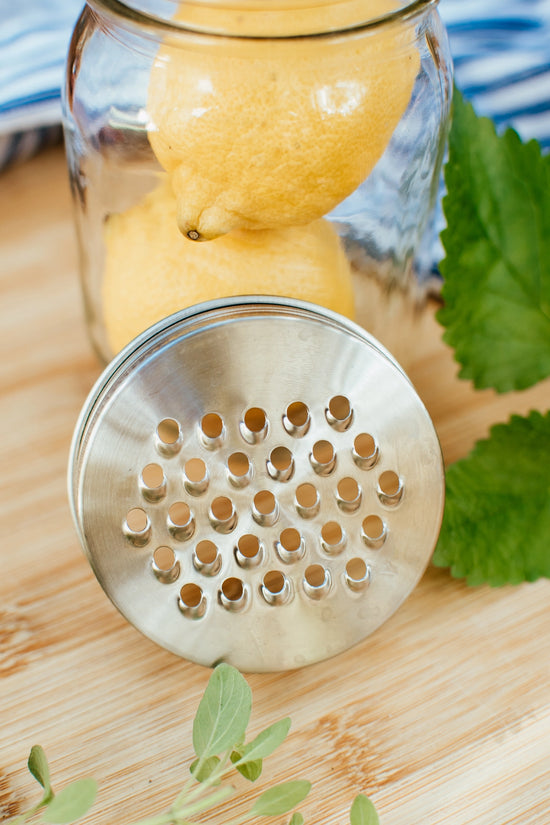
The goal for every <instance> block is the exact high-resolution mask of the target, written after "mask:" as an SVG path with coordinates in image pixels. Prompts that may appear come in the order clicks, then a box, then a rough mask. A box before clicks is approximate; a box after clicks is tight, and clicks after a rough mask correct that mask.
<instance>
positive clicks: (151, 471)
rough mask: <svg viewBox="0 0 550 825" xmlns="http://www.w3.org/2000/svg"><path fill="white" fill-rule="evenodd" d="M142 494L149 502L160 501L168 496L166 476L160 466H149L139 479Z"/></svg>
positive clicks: (144, 469)
mask: <svg viewBox="0 0 550 825" xmlns="http://www.w3.org/2000/svg"><path fill="white" fill-rule="evenodd" d="M139 488H140V490H141V494H142V495H143V497H144V498H145V499H147V501H152V502H155V501H160V500H161V499H162V498H164V496H165V495H166V476H165V475H164V470H163V469H162V467H161V466H160V465H159V464H147V466H146V467H144V468H143V470H142V471H141V475H140V479H139Z"/></svg>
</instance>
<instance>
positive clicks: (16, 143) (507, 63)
mask: <svg viewBox="0 0 550 825" xmlns="http://www.w3.org/2000/svg"><path fill="white" fill-rule="evenodd" d="M82 5H83V0H16V2H14V0H0V169H1V168H3V167H5V166H7V165H8V164H9V163H11V162H13V161H14V160H16V159H20V158H22V157H26V156H29V155H30V154H32V153H33V152H34V151H36V150H37V149H38V148H39V146H40V145H43V144H44V143H47V142H51V141H52V140H55V139H57V138H59V137H60V135H61V132H60V128H59V123H60V118H61V109H60V89H61V84H62V82H63V73H64V64H65V56H66V52H67V47H68V43H69V39H70V35H71V31H72V28H73V26H74V23H75V21H76V19H77V17H78V15H79V13H80V10H81V8H82ZM440 13H441V16H442V18H443V20H444V22H445V23H446V25H447V28H448V31H449V38H450V41H451V51H452V53H453V58H454V62H455V73H456V82H457V85H458V86H459V88H460V89H461V90H462V91H463V93H464V95H465V97H467V98H468V99H470V100H472V102H473V103H474V104H475V106H476V108H477V110H478V111H479V112H480V113H481V114H485V115H488V116H489V117H491V118H493V119H494V121H495V123H496V124H497V126H504V125H508V124H510V125H512V126H514V127H515V128H516V129H517V130H518V132H519V133H520V134H521V136H522V137H523V138H524V139H528V138H531V137H535V138H537V139H538V140H539V141H540V142H541V143H542V145H543V147H544V149H545V150H548V149H550V0H441V2H440Z"/></svg>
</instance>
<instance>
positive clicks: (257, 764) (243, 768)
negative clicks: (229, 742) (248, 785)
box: [231, 751, 263, 782]
mask: <svg viewBox="0 0 550 825" xmlns="http://www.w3.org/2000/svg"><path fill="white" fill-rule="evenodd" d="M241 756H242V754H241V753H239V751H233V753H232V754H231V761H232V762H233V764H234V765H235V767H236V769H237V770H238V771H239V773H240V774H242V776H244V778H245V779H248V780H249V781H250V782H255V781H256V779H258V778H259V777H260V776H261V774H262V768H263V761H262V760H261V759H254V760H253V761H251V762H244V763H242V764H241Z"/></svg>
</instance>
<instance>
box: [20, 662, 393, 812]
mask: <svg viewBox="0 0 550 825" xmlns="http://www.w3.org/2000/svg"><path fill="white" fill-rule="evenodd" d="M251 710H252V693H251V690H250V687H249V685H248V683H247V681H246V680H245V679H244V677H243V676H242V675H241V674H240V673H239V671H238V670H236V669H235V668H234V667H231V666H230V665H227V664H220V665H218V666H217V667H216V668H215V669H214V670H213V672H212V675H211V676H210V680H209V682H208V685H207V687H206V690H205V692H204V694H203V697H202V699H201V701H200V703H199V707H198V709H197V713H196V715H195V719H194V721H193V749H194V751H195V755H196V759H195V760H194V761H193V763H192V764H191V766H190V776H189V778H188V779H187V781H186V782H185V784H184V785H183V787H182V789H181V791H180V792H179V793H178V795H177V796H176V798H175V800H174V801H173V803H172V804H171V805H170V806H169V808H168V809H167V810H165V811H163V812H162V813H160V814H157V815H153V816H149V817H147V818H145V819H141V820H139V821H138V822H135V823H133V825H198V823H199V822H202V823H204V822H209V823H213V822H216V821H218V822H220V821H223V823H224V825H241V823H246V822H250V821H253V820H255V819H256V818H257V817H270V816H282V815H284V814H287V813H290V812H291V811H292V810H293V809H294V808H296V807H297V806H298V805H300V803H301V802H303V800H304V799H305V798H306V797H307V795H308V794H309V792H310V789H311V783H310V782H308V781H307V780H305V779H293V780H290V781H288V782H283V783H281V784H278V785H274V786H273V787H271V788H268V790H266V791H264V792H263V793H261V794H260V795H259V796H258V797H257V798H256V799H255V801H254V803H253V804H252V806H251V807H250V809H249V810H248V811H247V812H246V813H244V814H242V815H239V816H236V817H233V818H231V819H227V817H225V818H224V819H223V820H222V819H221V818H219V817H218V818H215V819H211V818H210V819H208V820H204V819H200V818H199V819H197V818H196V817H201V816H202V815H203V814H205V813H207V812H208V811H211V810H212V809H213V808H215V807H216V806H218V805H221V804H222V803H223V802H225V801H226V800H228V799H229V797H231V796H232V795H233V794H234V793H235V791H236V789H235V787H234V786H233V785H232V784H231V783H230V782H228V781H227V780H228V777H229V776H230V775H231V774H232V773H233V774H234V773H235V771H237V772H238V773H239V774H241V775H242V776H243V777H245V779H248V780H249V781H251V782H254V781H255V780H256V779H258V777H259V776H260V775H261V773H262V767H263V760H264V759H265V758H267V757H268V756H270V755H271V754H272V753H273V752H274V751H275V750H276V748H278V747H279V746H280V745H281V744H282V743H283V742H284V740H285V739H286V737H287V734H288V732H289V729H290V719H289V718H285V719H281V720H280V721H279V722H275V723H274V724H272V725H270V726H269V727H267V728H265V730H263V731H261V733H259V734H258V735H257V736H255V737H254V738H253V739H252V740H250V741H248V742H247V740H246V731H247V728H248V724H249V721H250V715H251ZM28 768H29V771H30V772H31V774H32V775H33V777H34V778H35V779H36V780H37V782H38V783H39V784H40V785H41V786H42V790H43V794H42V797H41V799H40V800H39V801H38V802H37V803H36V804H35V805H34V806H33V807H32V808H30V809H29V810H28V811H26V812H25V813H23V814H20V815H19V816H17V817H15V818H14V819H12V820H10V825H23V823H26V822H27V820H37V821H41V822H43V823H48V825H70V823H72V822H74V821H75V820H77V819H80V817H82V816H84V815H85V814H86V813H87V812H88V811H89V810H90V808H91V807H92V805H93V804H94V802H95V798H96V794H97V783H96V782H95V780H93V779H90V778H86V779H79V780H77V781H76V782H72V783H70V784H69V785H66V786H65V787H64V788H63V789H62V790H61V791H59V792H58V793H55V792H54V790H53V788H52V785H51V781H50V769H49V766H48V761H47V759H46V754H45V753H44V750H43V749H42V747H41V746H40V745H35V746H34V747H33V748H32V749H31V752H30V755H29V759H28ZM303 823H304V817H303V815H302V814H301V813H300V812H299V811H294V813H293V814H292V816H291V818H290V821H289V825H303ZM350 823H351V825H380V820H379V818H378V814H377V812H376V809H375V807H374V805H373V803H372V802H371V801H370V799H368V798H367V797H366V796H364V795H363V794H359V795H358V796H356V797H355V799H354V801H353V804H352V806H351V811H350Z"/></svg>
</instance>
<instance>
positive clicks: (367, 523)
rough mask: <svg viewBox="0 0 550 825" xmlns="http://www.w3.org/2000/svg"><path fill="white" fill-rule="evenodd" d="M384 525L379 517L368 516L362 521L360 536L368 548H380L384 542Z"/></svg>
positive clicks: (385, 531)
mask: <svg viewBox="0 0 550 825" xmlns="http://www.w3.org/2000/svg"><path fill="white" fill-rule="evenodd" d="M386 534H387V529H386V525H385V524H384V522H383V521H382V519H381V518H380V516H376V515H370V516H367V517H366V518H365V519H363V523H362V525H361V535H362V537H363V541H364V542H365V544H368V546H369V547H381V546H382V545H383V544H384V542H385V540H386Z"/></svg>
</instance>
